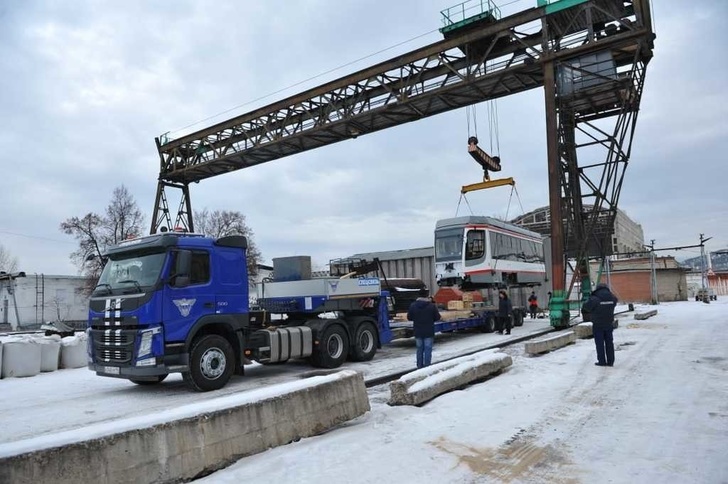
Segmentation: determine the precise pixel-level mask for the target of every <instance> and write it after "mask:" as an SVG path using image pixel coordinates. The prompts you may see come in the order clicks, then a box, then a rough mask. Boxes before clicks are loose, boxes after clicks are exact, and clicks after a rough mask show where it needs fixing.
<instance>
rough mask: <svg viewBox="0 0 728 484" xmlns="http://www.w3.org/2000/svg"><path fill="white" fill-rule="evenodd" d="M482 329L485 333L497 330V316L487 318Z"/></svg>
mask: <svg viewBox="0 0 728 484" xmlns="http://www.w3.org/2000/svg"><path fill="white" fill-rule="evenodd" d="M480 331H482V332H483V333H492V332H493V331H495V318H494V317H493V316H488V317H487V318H485V324H484V325H483V326H481V327H480Z"/></svg>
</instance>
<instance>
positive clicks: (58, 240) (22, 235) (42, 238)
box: [0, 229, 76, 245]
mask: <svg viewBox="0 0 728 484" xmlns="http://www.w3.org/2000/svg"><path fill="white" fill-rule="evenodd" d="M0 234H6V235H15V236H17V237H25V238H27V239H39V240H47V241H49V242H60V243H63V244H74V245H75V244H76V242H71V241H69V240H60V239H51V238H49V237H42V236H40V235H28V234H19V233H17V232H10V231H8V230H2V229H0Z"/></svg>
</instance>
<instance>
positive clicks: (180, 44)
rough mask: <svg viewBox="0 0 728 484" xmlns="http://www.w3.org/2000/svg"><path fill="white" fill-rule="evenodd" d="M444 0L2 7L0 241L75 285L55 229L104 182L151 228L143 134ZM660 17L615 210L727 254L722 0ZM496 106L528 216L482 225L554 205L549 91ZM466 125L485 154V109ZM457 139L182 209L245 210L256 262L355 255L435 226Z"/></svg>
mask: <svg viewBox="0 0 728 484" xmlns="http://www.w3.org/2000/svg"><path fill="white" fill-rule="evenodd" d="M451 3H456V2H444V1H442V0H437V1H435V0H397V1H391V0H387V1H383V0H368V1H354V0H311V1H300V2H289V1H282V0H277V1H271V0H266V1H263V0H247V1H220V0H217V1H215V2H209V1H201V0H200V1H183V0H177V1H174V2H173V1H124V2H119V1H76V0H67V1H63V2H59V1H50V0H48V1H35V0H22V1H21V0H4V1H2V2H0V74H1V75H0V119H2V120H3V122H2V129H0V163H1V164H2V185H1V187H2V188H1V189H0V201H1V202H2V207H0V244H2V245H3V246H4V247H5V248H6V249H7V250H8V251H9V252H10V253H11V254H12V255H14V256H15V257H17V259H18V262H19V269H20V270H24V271H26V272H28V273H45V274H76V273H77V268H76V267H74V266H73V265H72V264H71V262H70V260H69V258H68V255H69V253H70V252H72V251H73V250H74V249H75V248H76V243H75V241H74V240H73V239H72V238H71V237H70V236H66V235H64V234H63V233H61V232H60V230H59V228H58V226H59V224H60V223H61V222H62V221H63V220H64V219H66V218H68V217H71V216H83V215H84V214H86V213H88V212H91V211H94V212H97V213H103V211H104V209H105V207H106V205H107V204H108V202H109V200H110V197H111V192H112V190H113V189H114V188H115V187H116V186H119V185H121V184H124V185H125V186H126V187H127V188H128V189H129V190H130V192H131V193H132V194H133V196H134V197H135V198H136V200H137V202H138V203H139V206H140V208H141V209H142V211H143V212H144V213H145V215H146V217H147V218H146V223H145V230H148V225H149V223H150V217H151V214H152V209H153V205H154V195H155V190H156V180H157V175H158V172H159V159H158V155H157V151H156V147H155V144H154V138H155V137H156V136H159V135H160V134H162V133H164V132H167V131H171V132H172V135H173V136H174V135H178V134H180V133H182V132H184V131H179V129H180V128H184V127H187V126H188V125H190V124H192V123H195V122H197V121H200V120H206V121H203V122H202V123H200V124H197V125H195V126H194V127H193V128H188V129H187V131H191V130H193V129H201V128H203V127H206V126H207V125H209V124H212V123H213V122H219V121H223V120H225V119H227V118H230V117H232V116H234V115H236V114H241V113H244V112H247V111H250V110H251V109H253V108H255V107H258V106H261V105H263V104H268V103H271V102H274V101H276V100H278V99H281V98H283V97H285V96H288V95H293V94H295V93H296V92H299V91H301V90H303V89H305V88H309V87H313V86H315V85H318V84H321V83H323V82H325V81H327V80H330V79H333V78H335V77H340V76H343V75H345V74H348V73H350V72H353V71H354V70H357V69H361V68H364V67H366V66H367V65H370V64H373V63H375V62H377V61H382V60H385V59H387V58H391V57H394V56H395V55H398V54H401V53H404V52H407V51H409V50H413V49H415V48H417V47H421V46H424V45H426V44H429V43H432V42H435V41H438V40H440V38H441V37H440V34H439V33H438V32H437V30H436V29H437V28H438V27H439V26H440V13H439V11H440V10H441V9H443V8H445V7H447V6H449V5H450V4H451ZM501 3H504V2H501ZM535 3H536V0H521V1H518V2H515V3H514V4H512V5H509V6H508V7H506V8H505V10H506V13H512V12H514V11H516V10H523V9H526V8H529V7H531V6H533V4H535ZM654 10H655V11H654V18H655V23H656V29H657V35H658V38H657V40H656V49H655V58H654V59H653V61H652V62H651V64H650V65H649V68H648V72H647V82H646V87H645V92H644V97H643V101H642V111H641V113H640V117H639V120H638V125H637V134H636V138H635V141H634V145H633V152H632V161H631V163H630V165H629V167H628V169H627V174H626V177H625V183H624V186H623V191H622V197H621V200H620V207H621V208H622V209H623V210H624V211H626V213H627V214H628V215H629V216H630V217H632V218H633V219H634V220H635V221H637V222H638V223H640V224H642V227H643V229H644V233H645V239H646V242H649V240H650V239H655V240H656V246H658V247H667V246H676V245H690V244H697V243H698V237H699V234H700V233H704V234H705V235H706V236H712V237H713V239H712V240H711V241H710V242H708V244H707V248H708V249H709V250H717V249H722V248H726V247H728V223H726V219H727V218H728V196H726V178H727V176H726V175H728V168H727V167H726V159H727V157H726V146H725V142H726V141H727V140H728V94H726V90H725V83H726V80H728V67H727V66H728V64H727V63H726V62H725V51H726V47H728V42H727V41H728V34H726V29H725V27H724V25H723V23H724V19H725V18H727V17H728V3H726V2H724V1H723V0H714V1H711V0H703V1H695V2H684V1H677V0H660V1H659V2H655V6H654ZM423 34H426V35H423ZM418 36H419V38H416V37H418ZM415 38H416V39H415ZM410 39H415V40H411V41H410V42H405V41H408V40H410ZM402 42H405V43H404V44H403V45H400V46H399V47H396V48H393V49H389V50H386V51H385V52H383V53H380V54H377V55H374V56H371V57H368V58H367V59H365V60H362V61H360V62H355V63H353V64H350V65H348V66H346V67H343V68H342V69H339V70H336V71H334V72H331V73H329V74H325V75H323V76H320V77H317V78H316V79H314V80H312V81H309V82H305V83H303V84H298V85H296V86H295V87H293V88H291V89H288V90H285V91H283V92H277V91H279V90H281V89H285V88H287V87H289V86H293V85H295V84H297V83H300V82H301V81H304V80H306V79H309V78H312V77H314V76H318V75H320V74H322V73H325V72H327V71H330V70H332V69H334V68H337V67H339V66H343V65H346V64H349V63H351V62H352V61H356V60H357V59H361V58H364V57H366V56H370V55H371V54H375V53H377V52H380V51H382V50H384V49H387V48H389V47H392V46H395V45H397V44H400V43H402ZM276 92H277V93H276ZM271 93H276V94H273V95H272V96H269V97H267V98H265V99H263V100H258V99H259V98H261V97H263V96H266V95H269V94H271ZM255 100H258V101H255ZM498 110H499V118H498V119H499V123H498V126H499V130H500V136H499V144H500V154H501V158H502V160H503V166H504V170H503V172H501V173H502V174H503V175H504V176H513V177H515V179H516V181H517V187H518V193H519V195H520V201H521V203H522V208H521V205H520V204H519V202H518V201H517V199H516V197H515V196H514V197H513V200H512V202H511V204H510V207H508V201H509V195H510V188H507V187H504V188H500V189H495V190H489V191H488V192H487V193H486V192H481V193H477V192H476V193H472V194H470V195H469V196H468V201H469V202H470V206H471V207H472V209H473V211H474V212H475V213H476V214H484V215H497V216H501V217H503V216H506V215H507V216H508V218H512V217H515V216H517V215H519V214H521V213H523V212H524V211H525V212H528V211H531V210H533V209H535V208H538V207H541V206H544V205H547V204H548V191H547V190H548V182H547V169H546V142H545V121H544V101H543V90H542V89H537V90H533V91H529V92H527V93H524V94H520V95H516V96H512V97H510V98H506V99H502V100H500V101H499V102H498ZM226 111H227V112H226ZM223 112H225V114H222V115H221V116H219V117H217V118H214V119H209V118H210V117H212V116H215V115H217V114H219V113H223ZM476 116H477V122H478V127H479V130H478V136H479V138H480V139H481V145H485V146H486V147H487V146H488V145H489V139H488V121H487V112H486V105H485V104H481V105H479V106H478V107H477V108H476ZM471 123H472V121H471ZM472 129H473V127H472V126H471V130H472ZM467 137H468V116H467V115H466V111H465V109H461V110H457V111H452V112H449V113H446V114H442V115H439V116H435V117H431V118H427V119H424V120H422V121H418V122H415V123H410V124H406V125H403V126H400V127H397V128H391V129H388V130H385V131H382V132H378V133H374V134H370V135H366V136H362V137H359V138H357V139H356V140H349V141H345V142H342V143H338V144H335V145H331V146H328V147H324V148H320V149H318V150H313V151H310V152H306V153H302V154H299V155H295V156H292V157H288V158H284V159H281V160H277V161H274V162H270V163H267V164H264V165H261V166H258V167H254V168H251V169H247V170H242V171H238V172H234V173H230V174H227V175H224V176H220V177H216V178H211V179H207V180H204V181H203V182H201V183H200V184H195V185H193V186H192V187H191V193H192V203H193V207H194V208H196V209H201V208H205V207H207V208H209V209H211V210H214V209H227V210H239V211H241V212H242V213H243V214H245V215H246V217H247V220H248V224H249V225H250V226H251V228H252V229H253V231H254V232H255V240H256V242H257V243H258V245H259V246H260V249H261V251H262V253H263V257H264V259H265V260H266V261H268V262H269V261H270V260H271V259H272V258H274V257H281V256H288V255H311V256H312V257H313V260H314V264H315V265H316V266H319V267H320V266H323V265H324V264H325V263H326V262H327V261H328V260H329V259H331V258H336V257H344V256H348V255H351V254H354V253H357V252H371V251H378V250H394V249H407V248H414V247H423V246H428V245H432V238H433V229H434V225H435V221H436V220H437V219H439V218H444V217H450V216H454V215H455V213H456V208H457V206H458V200H459V197H460V187H461V185H464V184H469V183H474V182H477V181H480V179H481V176H482V172H481V171H480V169H479V168H478V166H477V165H476V164H475V163H474V162H473V161H472V159H471V158H470V157H469V156H468V155H467V152H466V146H467V145H466V140H467ZM170 203H171V205H174V206H175V207H176V204H177V201H176V200H171V201H170ZM467 213H469V211H468V208H467V207H464V206H461V207H460V212H459V214H460V215H463V214H467ZM698 253H699V252H698V251H696V250H693V251H682V252H680V253H676V254H675V255H678V256H679V257H680V258H684V257H689V256H694V255H697V254H698Z"/></svg>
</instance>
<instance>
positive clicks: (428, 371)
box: [389, 350, 513, 405]
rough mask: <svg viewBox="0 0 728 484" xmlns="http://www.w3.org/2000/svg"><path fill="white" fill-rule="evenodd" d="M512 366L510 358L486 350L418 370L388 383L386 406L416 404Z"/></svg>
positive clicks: (503, 354)
mask: <svg viewBox="0 0 728 484" xmlns="http://www.w3.org/2000/svg"><path fill="white" fill-rule="evenodd" d="M512 364H513V360H512V359H511V357H510V356H509V355H507V354H505V353H497V352H495V351H493V350H489V351H481V352H479V353H475V354H473V355H469V356H463V357H462V358H456V359H453V360H449V361H445V362H442V363H437V364H435V365H432V366H428V367H426V368H421V369H419V370H416V371H413V372H411V373H408V374H406V375H404V376H403V377H402V378H400V379H399V380H396V381H393V382H391V383H390V384H389V391H390V398H389V404H390V405H419V404H421V403H424V402H427V401H429V400H432V399H433V398H435V397H437V396H438V395H441V394H443V393H446V392H449V391H451V390H454V389H456V388H461V387H463V386H465V385H467V384H468V383H472V382H474V381H477V380H482V379H483V378H485V377H487V376H489V375H492V374H494V373H498V372H500V371H501V370H503V369H504V368H507V367H509V366H511V365H512Z"/></svg>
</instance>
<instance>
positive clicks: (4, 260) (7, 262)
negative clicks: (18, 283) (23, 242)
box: [0, 244, 18, 272]
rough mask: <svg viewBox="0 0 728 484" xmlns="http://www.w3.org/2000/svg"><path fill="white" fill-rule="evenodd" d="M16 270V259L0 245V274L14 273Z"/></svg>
mask: <svg viewBox="0 0 728 484" xmlns="http://www.w3.org/2000/svg"><path fill="white" fill-rule="evenodd" d="M16 270H18V259H17V258H16V257H13V256H12V255H11V254H10V252H9V251H8V250H7V249H6V248H5V247H3V246H2V244H0V272H15V271H16Z"/></svg>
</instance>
